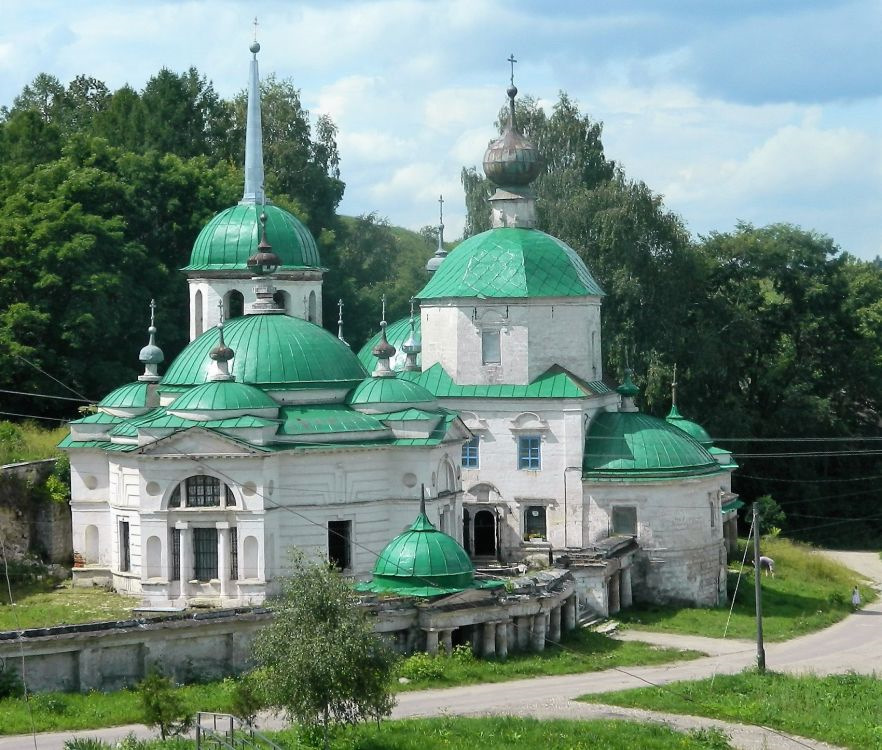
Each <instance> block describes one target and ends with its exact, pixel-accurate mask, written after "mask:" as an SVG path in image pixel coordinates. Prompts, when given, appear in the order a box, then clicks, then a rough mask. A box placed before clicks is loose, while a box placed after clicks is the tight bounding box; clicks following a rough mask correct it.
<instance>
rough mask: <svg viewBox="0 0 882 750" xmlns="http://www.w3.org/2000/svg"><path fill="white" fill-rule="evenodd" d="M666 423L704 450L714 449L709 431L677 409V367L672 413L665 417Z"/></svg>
mask: <svg viewBox="0 0 882 750" xmlns="http://www.w3.org/2000/svg"><path fill="white" fill-rule="evenodd" d="M665 421H666V422H667V423H668V424H672V425H674V427H677V428H679V429H681V430H683V432H685V433H686V434H687V435H689V437H691V438H692V439H693V440H696V441H698V442H699V443H701V445H702V446H703V447H704V448H708V449H710V448H713V446H714V441H713V438H711V436H710V434H709V433H708V431H707V430H705V429H704V427H702V426H701V425H700V424H698V423H697V422H693V421H691V420H689V419H686V417H684V416H683V415H682V414H680V410H679V409H678V408H677V365H674V379H673V380H672V381H671V411H670V412H669V413H668V416H667V417H665Z"/></svg>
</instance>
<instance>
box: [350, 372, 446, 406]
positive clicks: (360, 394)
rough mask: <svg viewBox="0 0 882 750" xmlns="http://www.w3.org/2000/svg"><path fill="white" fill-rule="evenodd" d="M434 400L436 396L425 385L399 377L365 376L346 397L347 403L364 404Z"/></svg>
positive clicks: (421, 402) (431, 401) (432, 401)
mask: <svg viewBox="0 0 882 750" xmlns="http://www.w3.org/2000/svg"><path fill="white" fill-rule="evenodd" d="M434 402H435V396H433V395H432V394H431V393H430V392H429V391H428V390H426V389H425V388H424V387H423V386H421V385H419V384H418V383H414V382H411V381H410V380H401V379H399V378H365V380H363V381H362V382H361V383H359V385H358V386H357V387H356V388H355V389H353V391H352V393H350V394H349V396H348V397H347V398H346V403H348V404H355V405H362V406H367V405H368V404H377V405H380V404H426V403H429V404H432V403H434Z"/></svg>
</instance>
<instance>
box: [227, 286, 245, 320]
mask: <svg viewBox="0 0 882 750" xmlns="http://www.w3.org/2000/svg"><path fill="white" fill-rule="evenodd" d="M224 309H225V310H226V316H227V320H232V319H233V318H241V317H242V316H243V315H244V314H245V298H244V297H243V296H242V292H239V291H237V290H235V289H233V291H231V292H227V300H226V304H225V305H224Z"/></svg>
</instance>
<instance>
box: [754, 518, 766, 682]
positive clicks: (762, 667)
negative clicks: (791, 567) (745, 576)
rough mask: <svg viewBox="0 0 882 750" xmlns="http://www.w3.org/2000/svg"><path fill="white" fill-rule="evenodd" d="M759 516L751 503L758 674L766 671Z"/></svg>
mask: <svg viewBox="0 0 882 750" xmlns="http://www.w3.org/2000/svg"><path fill="white" fill-rule="evenodd" d="M761 575H762V565H760V516H759V505H757V503H754V504H753V580H754V588H755V599H756V667H757V669H758V670H759V672H760V674H764V673H765V671H766V650H765V648H764V647H763V585H762V580H761V578H760V576H761Z"/></svg>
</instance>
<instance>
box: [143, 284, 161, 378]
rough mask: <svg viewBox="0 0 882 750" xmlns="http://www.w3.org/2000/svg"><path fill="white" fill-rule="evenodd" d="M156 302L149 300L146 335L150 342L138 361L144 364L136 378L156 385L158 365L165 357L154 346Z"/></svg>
mask: <svg viewBox="0 0 882 750" xmlns="http://www.w3.org/2000/svg"><path fill="white" fill-rule="evenodd" d="M155 323H156V300H150V327H149V328H148V329H147V333H148V334H150V341H149V342H148V343H147V346H145V347H144V348H143V349H141V353H140V354H139V355H138V359H139V360H140V361H141V362H143V363H144V374H143V375H141V376H139V377H138V380H140V381H142V382H145V383H158V382H159V380H160V377H159V365H161V364H162V363H163V362H164V361H165V355H164V354H163V353H162V349H160V348H159V347H158V346H157V345H156V325H155Z"/></svg>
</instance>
